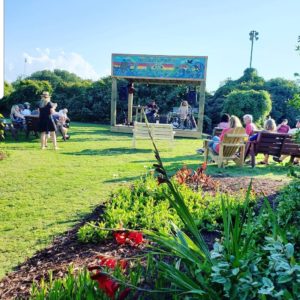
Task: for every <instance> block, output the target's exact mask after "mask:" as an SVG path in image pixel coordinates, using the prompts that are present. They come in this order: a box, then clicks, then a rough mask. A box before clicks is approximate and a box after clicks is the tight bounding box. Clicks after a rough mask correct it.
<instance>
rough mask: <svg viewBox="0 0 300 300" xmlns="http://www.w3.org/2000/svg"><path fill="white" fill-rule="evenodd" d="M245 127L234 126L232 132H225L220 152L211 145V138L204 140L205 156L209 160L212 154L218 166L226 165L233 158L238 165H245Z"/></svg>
mask: <svg viewBox="0 0 300 300" xmlns="http://www.w3.org/2000/svg"><path fill="white" fill-rule="evenodd" d="M247 137H248V136H247V135H246V132H245V129H244V128H241V127H238V128H233V129H232V131H231V132H229V133H227V134H225V136H224V140H223V141H222V142H221V143H220V150H219V154H217V153H215V152H214V151H213V150H212V149H211V148H210V147H209V146H208V143H209V142H210V140H204V158H205V162H207V160H208V155H210V156H211V158H212V160H214V161H215V162H216V163H217V164H218V167H219V168H221V167H224V164H225V163H227V162H228V161H229V160H233V161H234V162H235V163H236V164H237V165H239V166H243V164H244V155H245V139H246V138H247Z"/></svg>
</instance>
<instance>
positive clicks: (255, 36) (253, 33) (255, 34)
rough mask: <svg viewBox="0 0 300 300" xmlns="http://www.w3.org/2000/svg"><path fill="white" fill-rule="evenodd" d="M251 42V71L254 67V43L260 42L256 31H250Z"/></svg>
mask: <svg viewBox="0 0 300 300" xmlns="http://www.w3.org/2000/svg"><path fill="white" fill-rule="evenodd" d="M249 36H250V41H251V54H250V69H251V67H252V52H253V41H254V39H255V40H258V32H257V31H255V30H252V31H250V33H249Z"/></svg>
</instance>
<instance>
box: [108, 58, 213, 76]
mask: <svg viewBox="0 0 300 300" xmlns="http://www.w3.org/2000/svg"><path fill="white" fill-rule="evenodd" d="M206 66H207V56H165V55H145V54H112V76H114V77H120V78H133V79H134V78H143V79H159V80H187V81H205V79H206Z"/></svg>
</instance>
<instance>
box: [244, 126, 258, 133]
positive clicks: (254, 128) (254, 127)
mask: <svg viewBox="0 0 300 300" xmlns="http://www.w3.org/2000/svg"><path fill="white" fill-rule="evenodd" d="M245 130H246V134H247V135H252V134H253V131H254V130H256V126H255V125H254V124H253V123H249V124H247V125H246V127H245Z"/></svg>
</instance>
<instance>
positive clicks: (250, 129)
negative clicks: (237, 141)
mask: <svg viewBox="0 0 300 300" xmlns="http://www.w3.org/2000/svg"><path fill="white" fill-rule="evenodd" d="M243 121H244V123H245V125H246V127H245V130H246V134H247V135H249V136H251V135H253V134H254V131H255V130H257V128H256V126H255V124H254V123H253V117H252V115H244V116H243Z"/></svg>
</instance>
